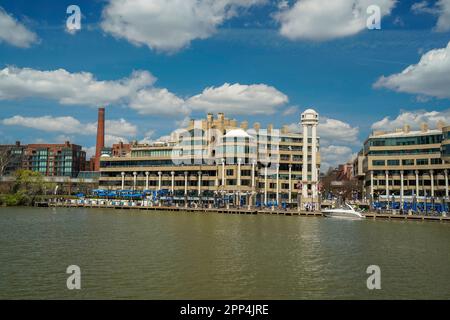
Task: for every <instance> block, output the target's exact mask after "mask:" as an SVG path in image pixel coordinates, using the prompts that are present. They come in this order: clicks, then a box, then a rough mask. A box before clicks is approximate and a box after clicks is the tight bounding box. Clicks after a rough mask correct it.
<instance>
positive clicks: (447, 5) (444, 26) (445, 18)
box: [411, 0, 450, 32]
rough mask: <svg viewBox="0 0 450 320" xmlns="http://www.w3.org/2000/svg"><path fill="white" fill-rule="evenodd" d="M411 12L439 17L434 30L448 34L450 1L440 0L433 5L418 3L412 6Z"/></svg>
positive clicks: (425, 2)
mask: <svg viewBox="0 0 450 320" xmlns="http://www.w3.org/2000/svg"><path fill="white" fill-rule="evenodd" d="M411 10H412V11H413V12H414V13H416V14H420V13H429V14H433V15H437V16H438V20H437V23H436V26H435V27H434V30H435V31H437V32H446V31H449V30H450V0H439V1H437V2H436V3H434V4H433V5H430V4H429V3H428V1H421V2H416V3H414V4H413V5H412V6H411Z"/></svg>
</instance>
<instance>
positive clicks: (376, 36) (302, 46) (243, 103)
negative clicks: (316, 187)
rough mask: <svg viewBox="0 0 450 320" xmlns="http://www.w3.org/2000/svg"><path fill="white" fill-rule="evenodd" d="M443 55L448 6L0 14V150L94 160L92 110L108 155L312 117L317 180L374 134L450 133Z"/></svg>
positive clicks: (197, 2)
mask: <svg viewBox="0 0 450 320" xmlns="http://www.w3.org/2000/svg"><path fill="white" fill-rule="evenodd" d="M70 5H77V6H78V8H79V9H80V17H81V19H80V28H79V29H78V28H76V23H75V24H74V22H76V21H75V20H73V19H72V18H71V16H72V14H73V13H74V11H72V10H69V13H67V11H68V7H69V6H70ZM373 5H375V6H376V7H377V8H378V9H379V13H380V29H372V30H371V29H369V28H368V27H367V23H368V20H369V22H370V23H374V22H376V20H373V17H374V15H373V14H374V11H371V8H372V7H371V6H373ZM375 13H376V12H375ZM68 20H69V24H67V21H68ZM449 41H450V0H440V1H423V0H411V1H403V0H402V1H395V0H334V1H327V0H291V1H283V0H108V1H107V0H90V1H81V0H78V1H73V0H71V1H65V0H60V1H53V0H37V1H27V0H0V143H11V142H14V141H16V140H20V141H22V143H36V142H50V143H61V142H64V141H65V140H70V141H71V142H73V143H77V144H81V145H82V146H83V147H84V148H85V149H86V150H87V151H88V153H89V154H92V152H93V150H94V145H95V130H96V120H97V108H98V107H100V106H104V107H106V118H107V123H106V135H107V136H106V142H107V144H109V145H110V144H112V143H114V142H118V141H124V142H127V141H131V140H138V141H142V142H150V141H156V140H158V139H160V138H161V137H164V136H166V135H168V134H170V132H172V131H173V130H175V129H176V128H178V127H180V126H181V127H182V126H183V125H184V124H185V123H186V122H187V121H188V120H189V119H190V118H195V119H199V118H204V117H205V115H206V113H208V112H213V113H217V112H224V113H225V114H226V116H228V117H230V118H235V119H237V120H238V121H241V120H248V121H249V122H250V124H252V123H253V122H256V121H258V122H260V123H261V124H262V126H263V127H264V126H266V125H268V124H270V123H272V124H273V125H274V126H275V127H281V126H282V125H285V124H287V125H289V126H290V127H291V128H292V129H293V130H298V122H299V119H300V114H301V112H302V111H304V110H305V109H307V108H313V109H315V110H316V111H317V112H319V114H320V123H319V130H318V134H319V136H320V137H321V158H322V168H323V169H326V168H327V167H330V166H336V165H337V164H339V163H343V162H345V161H348V160H350V159H351V158H352V157H353V156H354V155H355V153H357V152H358V151H359V150H360V149H361V147H362V144H363V142H364V140H365V139H366V138H367V137H368V135H369V134H370V133H371V132H372V131H373V130H393V129H395V128H399V127H402V126H403V125H404V124H410V125H411V126H412V127H413V128H418V127H419V126H420V124H421V123H422V122H428V123H429V125H430V127H433V126H435V125H436V124H437V122H438V121H439V120H442V121H444V122H446V123H447V124H450V102H449V99H450V44H449V43H450V42H449Z"/></svg>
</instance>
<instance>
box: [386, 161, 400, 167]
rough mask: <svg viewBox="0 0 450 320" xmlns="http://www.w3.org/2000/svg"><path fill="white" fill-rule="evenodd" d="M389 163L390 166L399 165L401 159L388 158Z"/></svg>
mask: <svg viewBox="0 0 450 320" xmlns="http://www.w3.org/2000/svg"><path fill="white" fill-rule="evenodd" d="M387 164H388V166H399V165H400V160H388V161H387Z"/></svg>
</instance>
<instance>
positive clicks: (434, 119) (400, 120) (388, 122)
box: [372, 109, 450, 131]
mask: <svg viewBox="0 0 450 320" xmlns="http://www.w3.org/2000/svg"><path fill="white" fill-rule="evenodd" d="M439 121H442V122H444V123H445V124H447V125H448V124H450V109H447V110H444V111H425V110H416V111H403V112H401V113H400V114H399V115H398V116H397V117H396V118H394V119H391V118H390V117H385V118H383V119H382V120H380V121H377V122H375V123H374V124H373V125H372V129H373V130H383V131H393V130H395V129H400V128H403V126H404V125H406V124H407V125H410V127H411V129H412V130H418V129H419V128H420V125H421V124H422V123H427V124H428V126H429V127H430V128H432V129H433V128H436V127H437V126H438V122H439Z"/></svg>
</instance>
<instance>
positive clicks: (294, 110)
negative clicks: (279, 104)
mask: <svg viewBox="0 0 450 320" xmlns="http://www.w3.org/2000/svg"><path fill="white" fill-rule="evenodd" d="M298 113H299V110H298V107H297V106H290V107H288V108H286V109H285V110H284V111H283V116H290V115H293V114H298Z"/></svg>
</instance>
